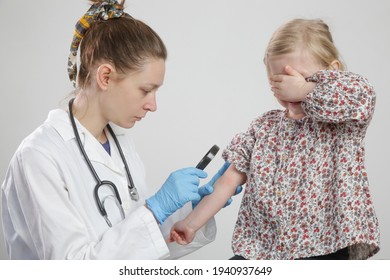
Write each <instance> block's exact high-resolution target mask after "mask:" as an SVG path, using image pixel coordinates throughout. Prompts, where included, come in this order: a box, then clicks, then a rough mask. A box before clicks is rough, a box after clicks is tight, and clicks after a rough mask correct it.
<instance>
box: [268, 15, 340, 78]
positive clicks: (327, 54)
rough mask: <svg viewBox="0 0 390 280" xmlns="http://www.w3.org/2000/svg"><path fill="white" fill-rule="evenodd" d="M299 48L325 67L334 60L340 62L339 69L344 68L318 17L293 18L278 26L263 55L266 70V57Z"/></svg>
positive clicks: (329, 35)
mask: <svg viewBox="0 0 390 280" xmlns="http://www.w3.org/2000/svg"><path fill="white" fill-rule="evenodd" d="M301 48H302V49H304V50H306V51H308V52H309V53H310V54H311V55H312V56H313V58H314V59H316V60H317V61H318V62H319V63H320V64H321V65H323V66H324V67H326V68H328V67H330V66H331V63H332V62H333V61H334V60H338V61H339V62H340V68H339V70H345V68H346V67H345V65H344V63H343V62H342V61H341V59H340V54H339V51H338V50H337V48H336V46H335V45H334V43H333V38H332V34H331V33H330V31H329V27H328V25H327V24H326V23H325V22H323V21H322V20H320V19H293V20H291V21H289V22H287V23H285V24H283V25H282V26H281V27H279V28H278V29H277V30H276V31H275V32H274V34H273V35H272V37H271V40H270V41H269V43H268V46H267V49H266V51H265V55H264V63H265V65H266V67H267V71H268V70H269V69H268V57H270V56H276V55H282V54H288V53H292V52H294V51H296V50H297V49H301Z"/></svg>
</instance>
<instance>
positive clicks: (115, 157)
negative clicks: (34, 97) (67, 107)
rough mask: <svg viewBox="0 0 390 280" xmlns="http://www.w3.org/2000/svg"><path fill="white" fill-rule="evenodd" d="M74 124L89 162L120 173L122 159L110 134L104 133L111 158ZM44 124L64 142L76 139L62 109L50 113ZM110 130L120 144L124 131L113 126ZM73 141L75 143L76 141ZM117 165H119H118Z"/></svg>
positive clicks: (83, 129)
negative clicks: (109, 147)
mask: <svg viewBox="0 0 390 280" xmlns="http://www.w3.org/2000/svg"><path fill="white" fill-rule="evenodd" d="M75 122H76V126H77V130H78V132H79V135H80V140H81V143H82V145H83V147H84V149H85V151H86V153H87V155H88V158H89V160H90V161H91V162H93V161H95V162H99V163H102V164H104V165H106V166H107V167H109V168H110V169H112V170H113V171H115V172H118V173H121V170H120V168H119V166H122V165H123V163H122V159H121V158H120V156H119V153H118V150H117V148H116V145H115V142H114V140H113V138H112V136H111V135H110V133H109V132H108V131H106V135H107V136H108V139H109V141H110V145H111V156H109V155H108V153H107V152H106V151H105V149H104V148H103V146H102V145H101V144H100V143H99V141H98V140H97V139H96V138H95V137H94V136H93V135H92V134H91V133H90V132H89V131H88V130H87V129H86V128H85V127H84V126H83V125H82V124H81V123H80V122H79V121H78V120H77V119H76V118H75ZM45 123H46V124H49V125H50V126H52V127H53V128H54V129H55V130H56V131H57V132H58V134H59V135H60V136H61V137H62V139H63V140H64V141H70V140H72V139H75V138H76V137H75V135H74V132H73V128H72V124H71V122H70V119H69V115H68V113H67V112H66V111H64V110H62V109H56V110H52V111H50V112H49V116H48V118H47V120H46V122H45ZM112 129H113V131H114V133H115V135H116V136H117V138H118V141H119V142H121V141H120V138H121V137H122V136H124V134H125V131H124V129H121V128H119V127H117V126H115V125H112ZM74 141H76V139H75V140H74ZM118 163H119V164H120V165H118Z"/></svg>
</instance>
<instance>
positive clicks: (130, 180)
mask: <svg viewBox="0 0 390 280" xmlns="http://www.w3.org/2000/svg"><path fill="white" fill-rule="evenodd" d="M73 101H74V98H73V99H71V100H70V101H69V104H68V107H69V118H70V121H71V123H72V128H73V131H74V135H75V137H76V141H77V144H78V146H79V148H80V151H81V153H82V154H83V156H84V158H85V161H86V163H87V165H88V167H89V170H90V171H91V173H92V175H93V176H94V177H95V180H96V186H95V188H94V197H95V201H96V203H97V206H98V208H99V212H100V214H101V215H102V216H103V218H104V219H105V220H106V223H107V225H108V226H109V227H112V224H111V222H110V220H109V219H108V215H107V211H106V209H105V208H104V201H103V202H102V201H101V200H100V198H99V188H100V187H101V186H103V185H106V186H109V187H111V189H112V190H113V192H114V194H115V202H116V204H117V206H118V208H119V211H120V213H121V217H122V219H125V211H124V210H123V207H122V200H121V197H120V195H119V192H118V189H117V187H116V186H115V184H114V183H113V182H111V181H107V180H103V181H102V180H100V178H99V176H98V175H97V173H96V170H95V168H93V165H92V163H91V161H90V160H89V158H88V155H87V153H86V152H85V149H84V147H83V145H82V143H81V140H80V135H79V133H78V131H77V127H76V122H75V120H74V116H73V111H72V105H73ZM107 129H108V131H109V132H110V134H111V136H112V138H113V139H114V142H115V145H116V147H117V148H118V151H119V154H120V156H121V158H122V161H123V164H124V166H125V170H126V175H127V181H128V183H129V185H128V189H129V194H130V197H131V199H132V200H134V201H138V199H139V196H138V191H137V189H136V188H135V186H134V182H133V178H132V177H131V174H130V170H129V167H128V166H127V162H126V159H125V156H124V155H123V152H122V148H121V146H120V145H119V142H118V139H117V138H116V136H115V133H114V132H113V131H112V128H111V126H110V125H109V124H107Z"/></svg>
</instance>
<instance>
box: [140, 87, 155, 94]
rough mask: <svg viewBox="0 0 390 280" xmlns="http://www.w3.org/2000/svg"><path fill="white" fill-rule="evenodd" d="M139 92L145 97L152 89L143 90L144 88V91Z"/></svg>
mask: <svg viewBox="0 0 390 280" xmlns="http://www.w3.org/2000/svg"><path fill="white" fill-rule="evenodd" d="M141 91H142V93H143V94H145V95H147V94H149V93H151V92H152V91H153V89H145V88H144V89H141Z"/></svg>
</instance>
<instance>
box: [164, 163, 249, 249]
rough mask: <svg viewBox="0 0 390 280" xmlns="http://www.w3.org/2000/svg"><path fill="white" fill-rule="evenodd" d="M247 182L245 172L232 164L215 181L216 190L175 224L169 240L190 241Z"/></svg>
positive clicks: (184, 242)
mask: <svg viewBox="0 0 390 280" xmlns="http://www.w3.org/2000/svg"><path fill="white" fill-rule="evenodd" d="M245 182H246V175H245V173H242V172H240V171H238V170H237V169H236V168H235V167H234V165H233V164H231V165H230V166H229V168H228V169H227V170H226V172H225V173H224V174H223V175H222V176H221V177H220V178H219V179H218V180H217V181H216V182H215V184H214V191H213V192H212V193H211V194H210V195H208V196H206V197H204V198H203V199H202V200H201V201H200V202H199V204H198V205H197V206H196V207H195V209H194V210H193V211H192V212H191V213H190V214H189V215H188V216H187V217H186V218H185V219H184V220H182V221H180V222H177V223H176V224H174V225H173V227H172V230H171V237H170V239H169V240H168V241H169V242H171V241H176V242H177V243H179V244H182V245H184V244H188V243H190V242H191V241H192V240H193V238H194V235H195V233H196V231H197V230H199V229H200V228H201V227H202V226H203V225H205V224H206V223H207V221H208V220H209V219H210V218H212V217H213V216H214V215H215V214H216V213H217V212H218V211H219V210H220V209H221V208H223V206H224V205H225V203H226V201H228V199H229V198H230V197H231V196H232V195H233V194H234V193H235V191H236V188H237V186H238V185H243V184H244V183H245Z"/></svg>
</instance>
